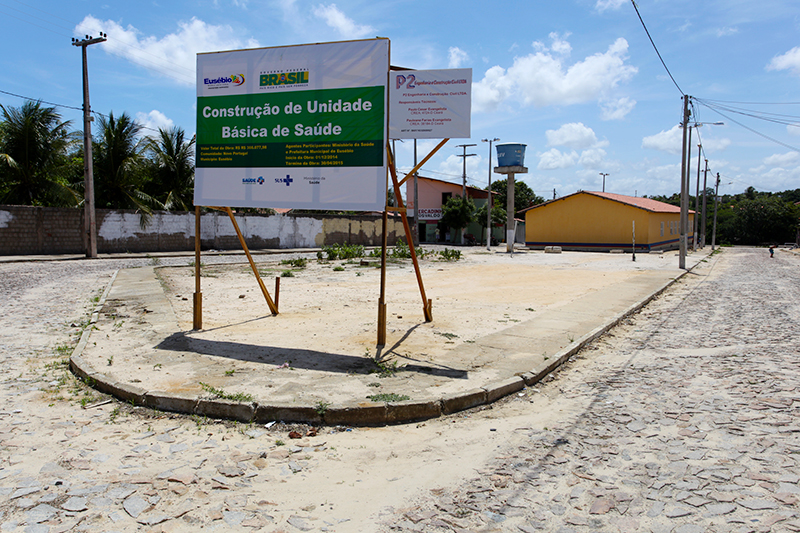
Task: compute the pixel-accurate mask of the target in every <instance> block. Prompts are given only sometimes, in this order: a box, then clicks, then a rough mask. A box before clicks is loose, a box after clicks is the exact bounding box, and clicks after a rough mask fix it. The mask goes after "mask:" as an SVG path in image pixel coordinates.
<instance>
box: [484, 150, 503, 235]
mask: <svg viewBox="0 0 800 533" xmlns="http://www.w3.org/2000/svg"><path fill="white" fill-rule="evenodd" d="M499 140H500V139H498V138H497V137H495V138H494V139H481V142H484V143H489V188H488V191H489V197H488V198H487V199H486V249H487V250H491V249H492V143H493V142H497V141H499Z"/></svg>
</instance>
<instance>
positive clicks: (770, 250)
mask: <svg viewBox="0 0 800 533" xmlns="http://www.w3.org/2000/svg"><path fill="white" fill-rule="evenodd" d="M769 257H770V258H773V257H775V245H774V244H773V245H772V246H770V247H769Z"/></svg>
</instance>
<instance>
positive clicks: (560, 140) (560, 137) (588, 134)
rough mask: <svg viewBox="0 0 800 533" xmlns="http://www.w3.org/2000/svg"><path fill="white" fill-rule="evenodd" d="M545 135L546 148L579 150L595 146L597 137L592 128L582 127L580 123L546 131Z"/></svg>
mask: <svg viewBox="0 0 800 533" xmlns="http://www.w3.org/2000/svg"><path fill="white" fill-rule="evenodd" d="M545 135H546V136H547V146H566V147H568V148H575V149H579V150H580V149H582V148H589V147H591V146H594V145H595V144H597V136H596V135H595V134H594V131H593V130H592V128H589V127H586V126H584V125H583V123H582V122H572V123H569V124H564V125H563V126H561V127H560V128H558V129H557V130H547V131H546V132H545Z"/></svg>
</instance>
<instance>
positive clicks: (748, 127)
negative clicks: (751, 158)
mask: <svg viewBox="0 0 800 533" xmlns="http://www.w3.org/2000/svg"><path fill="white" fill-rule="evenodd" d="M698 103H700V104H702V105H705V106H706V107H707V108H709V109H710V110H712V111H713V112H715V113H716V114H718V115H720V116H722V117H725V118H726V119H727V120H730V121H731V122H733V123H734V124H738V125H739V126H741V127H743V128H744V129H746V130H747V131H749V132H751V133H755V134H756V135H758V136H759V137H763V138H764V139H767V140H768V141H772V142H774V143H775V144H779V145H780V146H783V147H784V148H788V149H789V150H793V151H795V152H800V148H796V147H794V146H792V145H790V144H786V143H785V142H782V141H779V140H777V139H773V138H772V137H770V136H769V135H766V134H764V133H761V132H760V131H757V130H755V129H753V128H751V127H750V126H745V125H744V124H742V123H741V122H739V121H738V120H735V119H733V118H731V117H729V116H728V115H726V114H725V113H723V112H722V111H720V110H719V109H717V108H716V107H714V106H711V105H709V104H707V103H705V102H703V101H700V100H698Z"/></svg>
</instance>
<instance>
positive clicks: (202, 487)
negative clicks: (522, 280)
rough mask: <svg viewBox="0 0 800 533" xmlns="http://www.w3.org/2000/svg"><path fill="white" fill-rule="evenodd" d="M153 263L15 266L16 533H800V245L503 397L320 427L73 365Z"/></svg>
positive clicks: (728, 271)
mask: <svg viewBox="0 0 800 533" xmlns="http://www.w3.org/2000/svg"><path fill="white" fill-rule="evenodd" d="M189 259H191V258H189ZM227 260H229V259H225V258H213V257H211V258H208V259H204V261H206V262H213V261H227ZM670 260H671V259H670ZM155 261H156V260H155V259H136V260H126V261H121V260H102V261H91V262H90V261H77V262H76V261H65V262H48V263H10V264H2V265H0V298H2V301H3V305H2V306H1V307H0V329H2V331H3V332H5V333H4V334H3V335H2V336H0V361H2V365H3V366H2V369H3V374H2V379H0V531H1V532H6V531H10V532H31V533H39V532H42V533H45V532H47V533H55V532H62V531H92V532H95V531H108V532H112V531H147V532H161V531H163V532H177V531H198V530H201V529H202V530H204V531H205V530H209V531H270V532H273V531H274V532H285V533H289V532H296V531H336V532H350V531H384V532H390V531H425V532H430V531H522V532H532V531H546V532H559V533H567V532H593V531H609V532H617V531H621V532H638V531H644V532H655V533H662V532H663V533H668V532H669V533H673V532H674V533H694V532H697V533H700V532H740V531H741V532H746V531H759V532H760V531H775V532H778V531H800V508H799V507H798V497H799V495H800V465H798V458H799V457H800V439H799V437H800V421H799V420H798V416H797V415H798V407H800V394H798V392H799V391H800V349H798V334H799V333H800V326H798V322H799V321H800V268H798V266H800V256H798V255H794V254H791V253H789V252H786V251H782V250H781V251H779V252H778V253H776V254H775V259H769V255H768V253H767V251H766V250H764V249H748V248H737V249H731V248H728V249H725V250H724V252H723V253H722V254H719V255H715V256H713V257H711V258H709V259H708V260H707V261H705V262H703V263H701V264H700V265H699V266H698V267H697V268H696V269H695V270H694V271H693V272H692V273H690V274H688V275H687V276H684V278H683V279H682V280H681V281H680V282H678V283H677V284H675V285H674V286H673V287H672V288H671V289H669V290H668V291H667V292H666V293H664V294H663V295H662V296H660V297H658V298H657V299H656V300H654V301H653V302H652V303H650V304H649V305H648V306H647V307H645V308H644V310H642V311H641V312H640V313H639V314H637V315H635V316H634V317H632V318H630V319H628V320H626V321H625V322H624V323H623V324H621V325H620V326H618V327H617V328H615V329H613V330H612V331H611V332H610V333H609V334H607V335H605V336H603V337H601V338H600V339H599V340H597V341H595V342H594V343H593V344H591V345H590V346H589V347H587V348H586V349H584V350H583V351H582V352H581V353H580V354H579V355H578V356H577V357H576V358H574V359H573V360H572V361H570V362H569V363H568V364H566V365H565V366H564V367H562V368H561V369H560V370H559V371H558V372H557V373H555V374H554V375H552V376H551V377H549V378H547V379H546V380H545V382H543V383H540V384H539V385H537V386H536V387H531V388H527V389H525V390H524V391H522V392H520V393H518V394H515V395H514V396H513V397H510V398H507V399H504V400H501V401H500V402H498V403H497V404H494V405H492V406H489V407H483V408H477V409H474V410H472V411H469V412H463V413H457V414H455V415H452V416H449V417H443V418H441V419H436V420H429V421H427V422H425V423H423V424H410V425H404V426H394V427H387V428H374V429H353V430H350V428H319V432H318V434H316V435H315V434H314V432H313V431H311V432H310V433H309V429H311V428H308V427H300V426H296V427H288V426H286V425H284V424H276V425H274V426H271V427H265V426H263V425H262V426H254V425H247V424H236V423H223V422H216V421H212V420H207V419H203V418H199V417H189V416H182V415H172V414H168V413H160V412H156V411H152V410H148V409H144V408H141V407H133V406H130V405H126V404H124V403H120V402H117V401H116V400H112V399H110V398H108V397H107V396H104V395H101V394H100V393H97V392H96V391H94V390H93V389H90V388H88V387H86V385H84V384H81V383H79V382H77V381H76V380H75V379H74V377H72V375H71V374H69V373H68V371H67V369H66V366H65V365H64V361H65V359H66V358H67V357H68V355H69V351H70V349H71V347H72V346H74V344H75V342H76V340H77V337H76V335H77V334H79V333H80V331H81V330H82V327H83V326H84V325H85V322H86V320H87V313H88V312H89V311H90V310H91V308H92V305H93V301H95V299H96V298H99V296H100V295H101V293H102V291H103V289H104V288H105V287H106V285H107V284H108V282H109V280H110V279H111V276H112V275H113V273H114V271H115V270H116V269H117V268H123V267H133V266H144V265H148V264H153V262H155ZM161 261H162V264H186V262H187V261H188V259H187V258H183V259H181V258H170V259H163V260H161ZM111 363H112V362H111V361H109V364H111ZM290 431H296V432H298V433H300V434H299V435H295V436H298V437H301V438H298V439H293V438H291V437H290V435H289V432H290ZM378 437H380V439H379V438H378ZM386 442H390V443H391V444H390V445H389V446H386V445H385V443H386ZM378 443H381V444H378ZM433 464H437V465H439V468H438V469H437V470H436V471H435V472H437V476H438V477H436V478H433V477H432V475H431V472H429V471H428V469H426V466H430V465H433ZM442 465H444V466H445V467H446V468H445V469H444V470H443V469H442V468H441V466H442ZM442 471H445V472H447V476H442V475H440V474H438V473H439V472H442Z"/></svg>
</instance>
